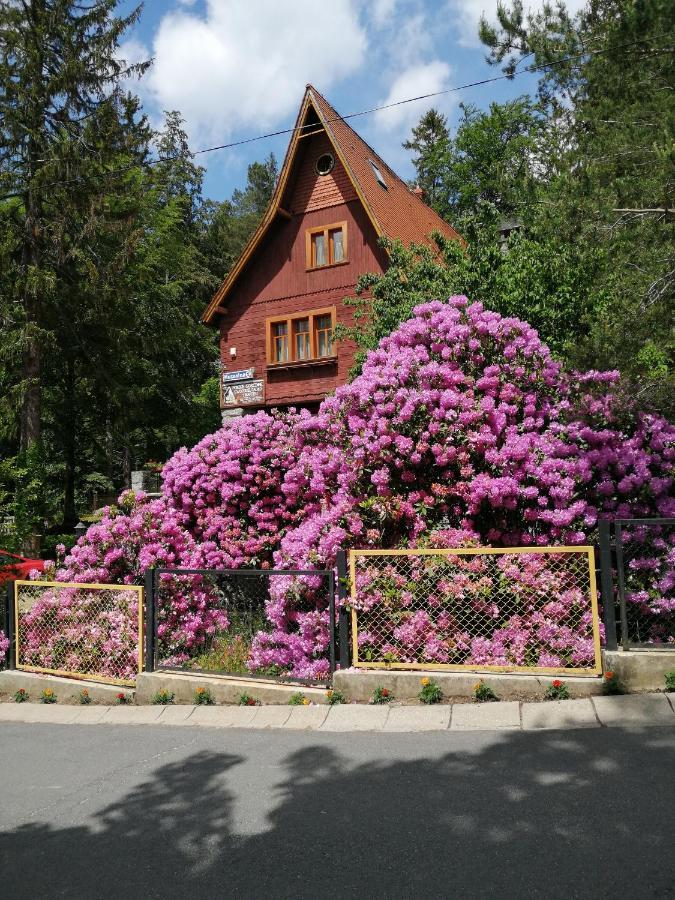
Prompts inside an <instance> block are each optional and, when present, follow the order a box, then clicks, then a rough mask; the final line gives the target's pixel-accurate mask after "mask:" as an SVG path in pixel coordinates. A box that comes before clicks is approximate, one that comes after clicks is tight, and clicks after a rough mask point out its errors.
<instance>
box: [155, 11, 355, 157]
mask: <svg viewBox="0 0 675 900" xmlns="http://www.w3.org/2000/svg"><path fill="white" fill-rule="evenodd" d="M327 26H328V22H327V19H326V15H325V13H324V11H322V8H321V7H317V5H316V2H313V0H293V2H292V3H279V2H278V0H207V4H206V11H205V13H204V14H200V13H199V12H197V11H194V12H193V11H192V10H189V9H181V10H174V11H171V12H169V13H167V14H166V15H165V16H164V18H163V19H162V20H161V22H160V24H159V28H158V30H157V32H156V34H155V36H154V40H153V47H152V52H151V53H150V54H148V55H151V56H153V57H154V60H155V61H154V65H153V66H152V68H151V69H150V71H149V72H148V74H147V75H146V76H145V78H144V79H143V81H142V82H141V84H140V86H139V90H140V92H141V93H142V94H144V95H145V96H146V98H148V99H150V100H151V101H152V102H153V105H155V106H156V107H157V108H158V109H160V110H161V109H178V110H180V111H181V113H182V114H183V116H184V117H185V120H186V123H187V130H188V133H189V134H190V137H191V141H192V143H193V146H197V145H200V144H204V143H206V142H214V141H216V140H218V141H220V140H223V139H227V137H228V136H231V135H233V134H235V133H237V132H241V130H242V129H245V128H252V129H264V128H268V127H270V126H272V125H276V124H278V123H279V122H280V121H283V120H284V119H286V120H288V119H289V118H290V117H292V115H293V113H294V112H295V110H296V108H297V105H298V99H299V97H300V96H302V92H303V90H304V87H305V84H306V82H308V81H311V82H312V83H313V84H315V85H316V87H317V88H318V89H319V90H320V91H322V92H324V91H328V90H329V88H330V87H331V85H333V84H334V83H335V82H336V81H339V80H340V79H342V78H345V77H346V76H348V75H350V74H352V73H353V72H355V71H356V70H357V69H359V67H360V66H361V65H362V63H363V62H364V60H365V56H366V49H367V38H366V32H365V29H364V28H363V26H362V24H361V22H360V21H359V15H358V12H357V6H356V3H355V2H353V0H340V2H339V3H334V4H332V6H331V8H330V23H329V27H327Z"/></svg>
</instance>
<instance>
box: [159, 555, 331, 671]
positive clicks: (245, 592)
mask: <svg viewBox="0 0 675 900" xmlns="http://www.w3.org/2000/svg"><path fill="white" fill-rule="evenodd" d="M333 589H334V578H333V573H332V572H330V571H323V570H322V571H311V572H310V571H279V570H269V571H266V570H262V569H228V570H189V569H175V570H165V569H160V570H158V571H157V594H156V602H155V605H156V619H157V625H156V628H157V632H156V666H157V668H169V669H174V668H180V669H184V670H189V671H200V672H212V673H214V674H222V675H243V676H247V677H251V676H254V677H263V678H275V679H282V680H290V679H289V676H288V669H289V667H290V666H291V664H292V662H293V650H292V644H293V642H298V641H308V640H309V639H308V637H307V636H305V635H304V634H303V633H302V628H301V627H300V626H298V625H297V624H296V626H295V628H294V627H293V625H294V623H293V621H291V620H292V618H293V614H292V613H291V614H290V616H289V614H288V613H287V612H286V611H285V610H286V609H287V607H288V606H291V607H292V608H293V610H296V611H298V610H299V611H301V612H302V611H305V612H307V613H309V614H312V615H311V617H312V620H313V624H314V625H316V626H318V628H319V630H320V632H321V635H322V637H323V638H325V641H324V640H321V641H320V644H321V645H322V646H325V648H326V649H325V650H324V651H323V654H324V657H325V658H324V659H321V660H320V662H319V664H318V665H317V666H316V667H315V668H316V669H317V670H318V672H319V674H318V676H317V677H308V678H304V679H303V678H296V677H293V679H292V680H293V681H303V682H307V683H315V682H320V681H321V680H322V679H326V678H328V676H329V673H330V670H331V669H332V668H333V662H334V653H335V650H334V633H333V635H332V636H331V629H330V624H329V618H328V616H326V615H325V613H326V612H328V610H330V609H333V606H334V600H333ZM188 590H189V591H191V592H192V595H193V597H194V596H195V595H196V596H198V597H199V598H201V599H200V601H199V603H200V606H201V607H202V609H201V612H200V622H201V626H200V627H199V628H198V629H193V630H191V628H190V623H189V621H188V618H189V614H188V615H183V614H182V613H181V612H180V608H181V606H182V605H183V603H182V600H181V598H182V597H184V596H185V593H186V591H188ZM317 610H319V611H318V612H317ZM282 625H283V626H284V628H283V629H282ZM289 625H290V628H289ZM287 631H290V632H291V633H290V635H289V636H287ZM312 650H313V651H314V653H315V654H316V655H317V656H319V657H320V656H321V652H322V651H321V650H320V649H319V648H318V647H316V648H315V647H312Z"/></svg>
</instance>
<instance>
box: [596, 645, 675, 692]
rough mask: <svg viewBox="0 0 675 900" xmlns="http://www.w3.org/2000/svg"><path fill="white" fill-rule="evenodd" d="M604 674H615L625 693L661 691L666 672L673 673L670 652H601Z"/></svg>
mask: <svg viewBox="0 0 675 900" xmlns="http://www.w3.org/2000/svg"><path fill="white" fill-rule="evenodd" d="M602 660H603V668H604V670H605V672H615V673H616V675H617V677H618V679H619V681H620V682H621V684H622V685H623V686H624V688H625V690H627V691H662V690H663V688H664V686H665V675H666V672H673V671H675V648H673V649H672V650H603V651H602Z"/></svg>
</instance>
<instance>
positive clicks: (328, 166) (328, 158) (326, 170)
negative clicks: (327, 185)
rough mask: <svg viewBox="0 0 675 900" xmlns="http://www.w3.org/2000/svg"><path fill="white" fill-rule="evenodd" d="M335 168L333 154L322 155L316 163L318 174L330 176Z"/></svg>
mask: <svg viewBox="0 0 675 900" xmlns="http://www.w3.org/2000/svg"><path fill="white" fill-rule="evenodd" d="M334 167H335V157H334V156H333V154H332V153H322V154H321V156H320V157H319V158H318V159H317V161H316V174H317V175H329V174H330V173H331V172H332V171H333V168H334Z"/></svg>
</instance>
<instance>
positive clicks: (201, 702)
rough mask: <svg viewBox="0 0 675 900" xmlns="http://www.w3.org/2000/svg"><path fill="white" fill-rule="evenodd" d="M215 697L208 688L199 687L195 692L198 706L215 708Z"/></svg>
mask: <svg viewBox="0 0 675 900" xmlns="http://www.w3.org/2000/svg"><path fill="white" fill-rule="evenodd" d="M214 702H215V701H214V699H213V695H212V694H211V691H210V690H209V689H208V688H205V687H198V688H197V690H196V691H195V703H196V704H197V706H213V704H214Z"/></svg>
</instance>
